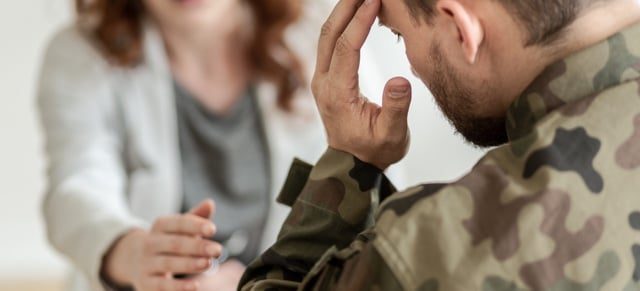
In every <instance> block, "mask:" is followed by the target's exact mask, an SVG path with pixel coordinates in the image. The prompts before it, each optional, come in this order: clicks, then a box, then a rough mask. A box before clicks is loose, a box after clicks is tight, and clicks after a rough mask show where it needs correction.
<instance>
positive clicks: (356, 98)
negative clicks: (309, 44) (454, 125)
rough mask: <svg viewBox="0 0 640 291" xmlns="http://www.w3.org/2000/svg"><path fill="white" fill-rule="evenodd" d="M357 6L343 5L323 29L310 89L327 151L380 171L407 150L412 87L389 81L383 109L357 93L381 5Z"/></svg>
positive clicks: (369, 1)
mask: <svg viewBox="0 0 640 291" xmlns="http://www.w3.org/2000/svg"><path fill="white" fill-rule="evenodd" d="M360 3H362V0H341V1H340V2H339V3H338V5H337V6H336V8H335V9H334V11H333V12H332V13H331V16H330V17H329V19H328V20H327V21H326V23H325V24H324V26H323V28H322V34H321V36H320V42H319V47H318V60H317V64H316V72H315V75H314V77H313V82H312V90H313V94H314V96H315V98H316V103H317V105H318V108H319V110H320V115H321V116H322V121H323V123H324V126H325V128H326V131H327V137H328V142H329V146H330V147H332V148H334V149H337V150H341V151H345V152H348V153H351V154H353V155H354V156H356V157H357V158H359V159H360V160H362V161H364V162H368V163H370V164H373V165H375V166H376V167H378V168H380V169H381V170H384V169H386V168H387V167H389V166H390V165H392V164H394V163H396V162H398V161H400V160H401V159H402V158H403V157H404V155H405V154H406V152H407V149H408V146H409V129H408V126H407V114H408V111H409V105H410V103H411V85H410V84H409V81H407V80H406V79H404V78H394V79H391V80H389V81H388V82H387V85H386V86H385V89H384V95H383V100H382V107H380V106H378V105H377V104H374V103H371V102H369V101H368V100H367V98H365V97H364V96H362V95H361V94H360V86H359V80H358V67H359V66H360V49H361V48H362V46H363V44H364V42H365V40H366V38H367V36H368V34H369V31H370V30H371V26H372V25H373V23H374V21H375V19H376V17H377V15H378V13H379V10H380V0H364V3H362V5H359V4H360Z"/></svg>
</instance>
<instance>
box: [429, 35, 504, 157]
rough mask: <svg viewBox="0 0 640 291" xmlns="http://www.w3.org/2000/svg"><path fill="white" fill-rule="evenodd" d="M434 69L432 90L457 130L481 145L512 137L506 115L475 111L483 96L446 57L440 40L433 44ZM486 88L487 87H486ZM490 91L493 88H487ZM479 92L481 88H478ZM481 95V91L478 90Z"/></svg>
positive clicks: (496, 143) (490, 144) (493, 144)
mask: <svg viewBox="0 0 640 291" xmlns="http://www.w3.org/2000/svg"><path fill="white" fill-rule="evenodd" d="M431 57H432V61H433V67H432V68H433V73H432V76H431V78H430V79H429V84H428V86H429V90H430V91H431V93H432V94H433V97H434V98H435V100H436V102H437V103H438V106H439V107H440V110H442V112H443V113H444V115H445V116H446V117H447V118H448V119H449V121H450V122H451V124H452V125H453V126H454V127H455V128H456V130H457V131H458V132H459V133H460V134H461V135H462V136H463V137H464V138H465V139H466V140H467V141H468V142H470V143H472V144H474V145H476V146H479V147H491V146H498V145H502V144H504V143H506V142H507V141H508V138H507V131H506V124H505V116H502V117H479V116H477V115H475V114H474V113H473V111H474V109H475V108H476V107H477V106H479V104H478V102H479V100H477V99H474V98H473V97H472V96H473V95H474V94H473V93H472V92H471V91H472V90H471V89H469V88H468V87H466V86H465V84H466V83H465V82H464V78H462V77H461V76H460V75H458V74H456V71H455V70H454V68H453V66H452V65H451V64H450V63H448V62H447V60H445V59H444V56H443V54H442V50H441V49H440V46H439V45H438V44H433V45H432V47H431ZM485 90H487V89H486V88H485ZM487 91H489V90H487ZM478 93H479V92H478ZM475 95H478V94H475Z"/></svg>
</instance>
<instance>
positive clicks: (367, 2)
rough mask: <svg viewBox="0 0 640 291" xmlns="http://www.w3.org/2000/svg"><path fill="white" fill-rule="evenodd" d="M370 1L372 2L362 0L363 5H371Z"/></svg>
mask: <svg viewBox="0 0 640 291" xmlns="http://www.w3.org/2000/svg"><path fill="white" fill-rule="evenodd" d="M371 3H373V0H364V5H371Z"/></svg>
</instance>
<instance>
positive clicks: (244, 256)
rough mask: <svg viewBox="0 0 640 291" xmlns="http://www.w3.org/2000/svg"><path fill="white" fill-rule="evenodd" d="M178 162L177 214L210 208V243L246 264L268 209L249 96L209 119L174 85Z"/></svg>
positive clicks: (261, 141) (262, 149) (263, 148)
mask: <svg viewBox="0 0 640 291" xmlns="http://www.w3.org/2000/svg"><path fill="white" fill-rule="evenodd" d="M174 86H175V91H176V108H177V118H178V135H179V139H180V153H181V157H182V178H183V190H184V202H183V210H186V209H189V208H191V207H193V206H195V205H197V204H198V203H200V202H201V201H202V200H204V199H207V198H211V199H214V200H215V202H216V213H215V216H214V217H213V221H214V222H215V223H216V226H217V229H218V231H217V234H216V236H215V238H214V239H215V240H216V241H218V242H221V243H223V245H224V246H225V249H226V251H227V253H228V254H229V256H231V257H235V258H236V259H239V260H240V261H242V262H243V263H245V264H248V263H250V262H251V261H252V260H253V259H254V258H255V257H256V256H257V255H258V251H259V244H260V241H261V237H262V231H263V228H264V223H265V221H266V218H267V214H268V213H267V212H268V209H269V208H268V207H269V189H270V178H269V177H270V170H269V168H270V167H269V156H268V149H267V143H266V140H265V136H264V132H263V128H262V122H261V118H260V112H259V110H258V108H257V102H256V100H255V97H254V96H255V94H253V92H252V90H249V91H248V92H247V93H246V94H245V96H244V97H242V99H241V100H240V101H238V103H237V104H236V105H235V106H234V107H233V108H232V110H231V111H230V112H229V113H228V114H227V115H224V116H221V115H216V114H213V113H212V112H210V111H208V110H207V109H206V108H205V107H204V106H203V105H202V104H200V103H199V102H198V101H197V100H196V99H195V98H194V97H193V96H192V95H191V94H190V93H189V92H188V91H187V90H185V89H184V88H183V87H182V86H180V85H179V84H178V83H177V82H174Z"/></svg>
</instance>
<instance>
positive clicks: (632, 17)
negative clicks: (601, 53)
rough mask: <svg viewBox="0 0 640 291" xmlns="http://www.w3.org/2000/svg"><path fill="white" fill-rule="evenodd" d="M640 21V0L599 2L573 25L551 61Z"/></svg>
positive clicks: (593, 43) (591, 44)
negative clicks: (566, 38) (566, 39)
mask: <svg viewBox="0 0 640 291" xmlns="http://www.w3.org/2000/svg"><path fill="white" fill-rule="evenodd" d="M638 22H640V1H638V0H615V1H603V2H596V3H595V4H593V5H592V7H589V8H587V9H586V10H585V12H583V13H582V14H581V15H580V16H579V17H578V18H577V19H576V21H575V22H574V23H573V24H572V25H571V26H570V27H569V31H568V32H567V33H566V35H567V37H568V41H566V42H564V44H563V45H562V47H561V48H560V49H559V50H558V51H557V52H556V53H555V54H554V57H553V59H552V60H551V61H550V63H553V62H555V61H558V60H560V59H563V58H565V57H567V56H569V55H571V54H574V53H576V52H578V51H581V50H583V49H585V48H588V47H591V46H593V45H595V44H597V43H599V42H602V41H604V40H605V39H607V38H609V37H611V36H612V35H614V34H616V33H618V32H620V31H621V30H623V29H625V28H627V27H629V26H631V25H633V24H635V23H638Z"/></svg>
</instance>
